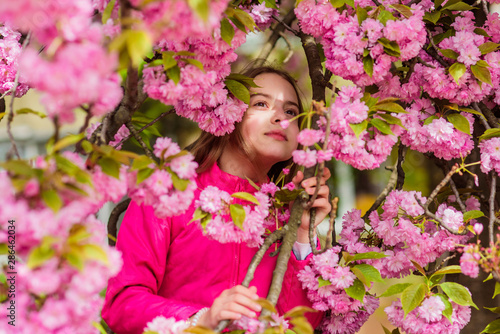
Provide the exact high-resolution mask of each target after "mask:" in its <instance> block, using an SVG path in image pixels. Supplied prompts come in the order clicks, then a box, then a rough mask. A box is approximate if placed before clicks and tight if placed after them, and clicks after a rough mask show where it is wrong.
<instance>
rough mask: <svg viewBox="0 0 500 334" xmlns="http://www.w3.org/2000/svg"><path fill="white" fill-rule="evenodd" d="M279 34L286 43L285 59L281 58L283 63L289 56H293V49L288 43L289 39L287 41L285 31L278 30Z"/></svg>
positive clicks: (286, 61)
mask: <svg viewBox="0 0 500 334" xmlns="http://www.w3.org/2000/svg"><path fill="white" fill-rule="evenodd" d="M280 36H281V38H283V40H284V41H285V43H286V46H287V47H288V54H287V55H286V57H285V59H283V64H286V63H288V61H289V60H290V58H292V56H293V49H292V44H290V41H288V38H287V37H286V35H285V33H284V32H283V31H280Z"/></svg>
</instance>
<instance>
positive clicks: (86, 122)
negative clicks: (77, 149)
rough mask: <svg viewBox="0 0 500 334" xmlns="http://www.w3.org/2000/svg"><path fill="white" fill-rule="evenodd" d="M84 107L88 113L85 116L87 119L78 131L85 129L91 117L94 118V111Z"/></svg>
mask: <svg viewBox="0 0 500 334" xmlns="http://www.w3.org/2000/svg"><path fill="white" fill-rule="evenodd" d="M82 109H83V110H84V111H85V112H86V113H87V115H86V116H85V121H84V122H83V125H82V127H81V128H80V131H79V132H78V133H82V132H83V131H85V129H86V128H87V127H88V126H89V122H90V119H91V118H92V113H91V112H90V110H89V109H88V108H84V107H82Z"/></svg>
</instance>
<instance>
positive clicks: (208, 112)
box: [143, 1, 247, 136]
mask: <svg viewBox="0 0 500 334" xmlns="http://www.w3.org/2000/svg"><path fill="white" fill-rule="evenodd" d="M171 6H172V8H170V7H171ZM226 6H227V1H214V2H211V13H212V14H213V16H212V14H211V16H210V18H209V27H208V28H207V27H203V29H202V27H199V26H198V25H199V24H200V22H201V21H200V20H199V18H198V17H196V14H193V12H192V10H191V9H190V8H189V7H188V5H187V3H186V2H184V1H162V2H153V3H151V4H149V5H148V6H147V7H146V9H145V10H144V11H143V14H144V18H145V20H146V22H157V21H158V20H159V19H161V20H167V19H168V21H165V22H169V24H168V25H165V29H164V30H162V31H161V33H160V35H159V36H158V38H157V40H158V41H159V42H158V47H159V51H171V52H188V53H190V54H192V56H187V58H192V59H194V60H196V61H199V62H200V63H201V64H202V65H203V69H200V68H198V67H197V66H195V65H193V64H190V63H188V62H186V61H183V60H181V59H180V58H182V57H180V56H175V57H174V58H175V59H177V61H178V66H179V68H180V81H179V82H178V83H175V82H174V80H173V79H172V78H168V77H167V75H166V74H165V71H164V68H163V66H152V67H146V68H145V69H144V72H143V77H144V91H145V92H146V93H147V94H148V95H149V96H150V97H151V98H154V99H157V100H160V101H161V102H163V103H164V104H167V105H172V106H174V108H175V111H176V113H177V114H178V115H180V116H183V117H186V118H189V119H191V120H193V121H195V122H197V123H198V126H199V127H200V128H201V129H202V130H204V131H207V132H210V133H213V134H215V135H217V136H221V135H224V134H226V133H230V132H232V131H233V130H234V124H235V123H236V122H239V121H241V119H242V117H243V113H244V112H245V110H246V108H247V105H246V104H245V103H243V102H242V101H240V100H238V99H237V98H235V97H233V96H232V95H231V94H229V92H228V90H227V89H226V88H225V85H224V80H225V78H226V77H227V76H228V75H229V74H230V73H231V66H230V63H231V62H233V61H235V60H236V58H237V55H236V53H235V52H234V50H235V49H236V48H237V47H239V46H240V45H241V44H243V43H244V42H245V40H246V35H245V33H243V32H242V31H240V30H239V29H237V28H236V27H234V26H233V28H234V29H235V34H234V37H233V39H232V41H231V44H230V45H229V44H228V43H226V42H225V41H224V40H223V39H222V36H221V27H220V22H219V21H220V19H221V15H222V12H223V11H224V10H225V8H226ZM154 7H158V8H156V9H154ZM184 7H186V8H184ZM171 20H173V22H176V21H179V23H178V24H172V22H171ZM231 24H232V23H231ZM155 27H156V26H155ZM200 29H201V30H200ZM212 30H213V33H212Z"/></svg>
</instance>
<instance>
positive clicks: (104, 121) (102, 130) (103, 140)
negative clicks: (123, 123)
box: [100, 114, 111, 144]
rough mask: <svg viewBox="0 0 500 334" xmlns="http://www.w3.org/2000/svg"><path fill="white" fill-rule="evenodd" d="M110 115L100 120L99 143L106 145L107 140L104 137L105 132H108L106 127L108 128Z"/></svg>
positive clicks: (105, 136)
mask: <svg viewBox="0 0 500 334" xmlns="http://www.w3.org/2000/svg"><path fill="white" fill-rule="evenodd" d="M110 115H111V114H107V115H106V116H105V117H104V119H103V120H102V128H101V136H100V138H101V142H102V143H104V144H107V143H108V138H107V135H106V132H108V126H109V117H110Z"/></svg>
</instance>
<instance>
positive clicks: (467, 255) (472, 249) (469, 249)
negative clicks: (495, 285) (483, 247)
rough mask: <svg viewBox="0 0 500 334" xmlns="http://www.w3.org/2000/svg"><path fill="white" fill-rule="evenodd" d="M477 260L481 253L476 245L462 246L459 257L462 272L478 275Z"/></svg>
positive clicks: (474, 276)
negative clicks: (461, 252)
mask: <svg viewBox="0 0 500 334" xmlns="http://www.w3.org/2000/svg"><path fill="white" fill-rule="evenodd" d="M479 260H481V254H480V252H479V249H478V247H477V245H474V244H470V245H467V246H465V247H464V249H463V254H462V256H461V257H460V269H461V270H462V274H464V275H467V276H470V277H472V278H476V277H477V276H478V275H479Z"/></svg>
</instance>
